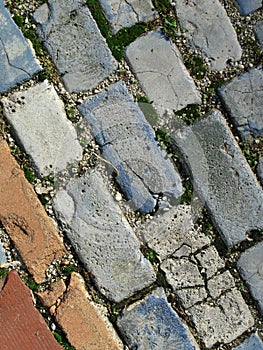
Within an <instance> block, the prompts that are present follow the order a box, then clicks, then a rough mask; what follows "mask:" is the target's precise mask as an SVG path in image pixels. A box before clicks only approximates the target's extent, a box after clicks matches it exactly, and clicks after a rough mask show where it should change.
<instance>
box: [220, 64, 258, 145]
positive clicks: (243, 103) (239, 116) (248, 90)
mask: <svg viewBox="0 0 263 350" xmlns="http://www.w3.org/2000/svg"><path fill="white" fill-rule="evenodd" d="M218 92H219V96H220V97H221V99H222V101H223V103H224V104H225V106H226V108H227V110H228V112H229V114H230V116H231V118H232V119H233V121H234V123H235V125H236V127H237V129H238V131H239V132H240V135H241V137H242V139H243V140H245V139H247V138H248V137H249V136H252V137H260V136H261V137H262V136H263V114H262V104H263V70H262V68H255V69H252V70H250V71H249V72H247V73H244V74H242V75H240V76H238V77H236V78H234V79H233V80H232V81H231V82H230V83H228V84H227V85H225V86H224V87H222V88H220V89H219V90H218Z"/></svg>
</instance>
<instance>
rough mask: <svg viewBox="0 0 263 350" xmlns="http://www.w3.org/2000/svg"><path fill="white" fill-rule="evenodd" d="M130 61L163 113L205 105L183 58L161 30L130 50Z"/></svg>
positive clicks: (149, 34) (152, 99)
mask: <svg viewBox="0 0 263 350" xmlns="http://www.w3.org/2000/svg"><path fill="white" fill-rule="evenodd" d="M126 59H127V62H128V63H129V65H130V67H131V69H132V71H133V72H134V74H135V75H136V77H137V79H138V80H139V83H140V85H141V86H142V88H143V90H144V92H145V93H146V95H147V96H148V98H149V99H150V100H151V101H153V105H154V107H155V108H156V109H157V110H158V111H159V112H160V113H161V114H164V112H165V111H166V110H167V109H168V110H176V111H177V110H179V109H182V108H184V107H186V106H187V105H188V104H193V103H198V104H199V103H201V98H200V95H199V93H198V92H197V90H196V87H195V84H194V81H193V79H192V78H191V77H190V75H189V73H188V71H187V69H186V68H185V66H184V64H183V61H182V58H181V55H180V53H179V51H178V49H177V47H176V46H175V44H173V43H172V42H170V41H169V39H168V38H167V37H166V36H164V35H163V34H162V33H161V31H160V30H156V31H153V32H150V33H148V34H147V35H145V36H142V37H140V38H138V39H137V40H135V41H134V42H133V43H131V44H130V45H129V46H128V47H127V49H126Z"/></svg>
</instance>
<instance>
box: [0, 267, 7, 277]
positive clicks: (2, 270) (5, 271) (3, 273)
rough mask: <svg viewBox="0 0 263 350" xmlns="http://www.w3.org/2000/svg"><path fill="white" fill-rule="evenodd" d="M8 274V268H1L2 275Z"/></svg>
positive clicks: (0, 274) (0, 273) (0, 275)
mask: <svg viewBox="0 0 263 350" xmlns="http://www.w3.org/2000/svg"><path fill="white" fill-rule="evenodd" d="M7 274H8V270H7V269H3V268H0V277H1V278H2V277H4V276H6V275H7Z"/></svg>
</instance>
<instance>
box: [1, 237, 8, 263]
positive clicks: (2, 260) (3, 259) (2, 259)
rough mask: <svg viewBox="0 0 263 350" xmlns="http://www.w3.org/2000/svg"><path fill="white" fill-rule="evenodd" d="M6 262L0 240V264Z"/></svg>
mask: <svg viewBox="0 0 263 350" xmlns="http://www.w3.org/2000/svg"><path fill="white" fill-rule="evenodd" d="M6 262H7V259H6V254H5V249H4V247H3V244H2V242H1V241H0V265H1V264H5V263H6Z"/></svg>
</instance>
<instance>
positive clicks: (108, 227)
mask: <svg viewBox="0 0 263 350" xmlns="http://www.w3.org/2000/svg"><path fill="white" fill-rule="evenodd" d="M54 207H55V210H56V212H57V214H58V216H59V217H60V219H61V220H62V222H64V223H65V224H66V225H67V226H68V228H67V230H66V231H67V235H68V237H69V239H70V240H71V243H72V245H73V246H74V248H75V250H76V252H77V254H78V256H79V258H80V259H81V260H82V262H83V264H84V266H85V268H86V269H87V270H88V271H90V272H91V273H92V274H93V276H94V279H95V282H96V284H97V285H98V287H99V289H100V291H101V292H102V293H103V294H105V295H106V296H107V297H108V298H109V299H112V300H114V301H116V302H119V301H121V300H123V299H125V298H127V297H129V296H131V295H132V294H133V293H135V292H136V291H138V290H140V289H143V288H144V287H146V286H148V285H150V284H151V283H152V282H153V281H154V279H155V276H154V272H153V268H152V267H151V265H150V263H149V262H148V260H146V259H145V258H144V257H143V255H142V254H141V252H140V249H139V248H140V244H139V241H138V240H137V238H136V236H135V234H134V232H133V231H132V229H131V227H130V226H129V224H128V222H127V221H126V219H125V218H124V216H123V214H122V212H121V210H120V208H119V207H118V206H117V204H116V202H114V200H113V198H112V197H111V195H110V193H109V192H108V190H107V188H106V186H105V184H104V183H103V180H102V178H101V176H99V175H98V174H97V173H96V172H91V173H89V174H87V175H86V176H84V177H83V178H80V179H77V180H75V181H72V182H71V183H69V184H68V185H67V187H66V189H65V190H60V191H58V192H57V195H56V197H55V200H54Z"/></svg>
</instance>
